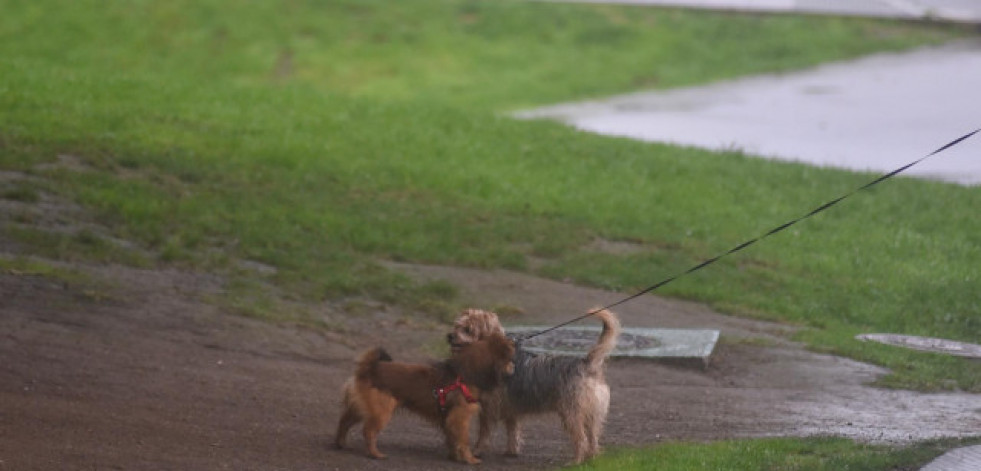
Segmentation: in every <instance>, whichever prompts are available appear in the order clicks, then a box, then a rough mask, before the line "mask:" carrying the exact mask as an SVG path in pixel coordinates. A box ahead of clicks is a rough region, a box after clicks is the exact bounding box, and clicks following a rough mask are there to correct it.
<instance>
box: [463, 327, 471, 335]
mask: <svg viewBox="0 0 981 471" xmlns="http://www.w3.org/2000/svg"><path fill="white" fill-rule="evenodd" d="M463 332H464V333H465V334H467V335H470V334H472V333H473V331H472V329H471V328H470V327H467V328H466V329H463Z"/></svg>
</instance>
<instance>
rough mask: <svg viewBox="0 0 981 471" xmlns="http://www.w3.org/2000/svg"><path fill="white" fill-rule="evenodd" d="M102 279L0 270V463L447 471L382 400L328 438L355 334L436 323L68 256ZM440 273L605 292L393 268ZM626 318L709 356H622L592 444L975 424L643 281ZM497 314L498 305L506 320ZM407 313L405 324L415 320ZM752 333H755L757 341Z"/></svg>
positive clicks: (896, 433) (906, 431)
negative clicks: (263, 305) (378, 422)
mask: <svg viewBox="0 0 981 471" xmlns="http://www.w3.org/2000/svg"><path fill="white" fill-rule="evenodd" d="M76 268H77V269H81V270H84V271H85V272H87V273H89V274H90V276H92V277H93V278H96V279H101V280H104V281H105V283H106V284H105V286H111V288H109V289H107V290H106V294H105V295H94V294H93V293H92V292H91V291H90V290H88V289H86V288H85V287H84V286H78V285H75V284H72V283H67V284H66V283H64V282H60V281H52V280H50V279H46V278H42V277H39V276H35V275H31V274H27V273H21V272H16V271H13V270H7V271H6V272H0V359H2V361H0V470H50V469H63V470H71V469H144V470H154V469H168V470H171V469H235V470H250V469H255V470H273V469H291V470H307V469H310V470H314V469H317V470H323V469H328V470H330V469H367V470H370V469H392V468H398V469H406V470H422V469H460V468H461V467H462V465H459V464H456V463H452V462H450V461H448V460H447V459H446V458H445V452H444V450H443V447H442V440H441V437H440V436H439V434H438V433H437V432H436V431H435V430H433V429H432V428H431V427H429V426H428V425H426V424H424V423H423V422H422V421H420V420H418V419H416V418H414V417H412V416H409V415H401V416H397V417H396V418H395V419H394V420H393V423H392V425H391V426H390V427H389V428H388V429H387V430H386V431H385V433H384V434H383V435H382V437H381V440H380V447H381V448H382V450H383V451H385V452H386V453H388V454H389V456H390V458H389V459H388V460H387V461H374V460H371V459H368V458H366V457H365V456H364V455H363V454H362V452H363V446H362V442H361V439H360V437H359V436H357V435H355V436H353V437H352V440H351V444H352V446H353V449H351V450H334V449H332V448H331V446H330V443H331V442H332V439H333V428H334V427H335V425H336V421H337V419H338V414H339V397H338V389H339V386H340V384H341V383H342V382H343V381H344V379H345V378H346V377H347V376H348V375H349V374H350V373H351V371H352V359H353V358H354V356H355V355H356V354H357V352H359V351H360V350H363V349H365V348H368V347H371V346H373V345H379V344H381V345H385V346H387V347H388V348H389V349H390V350H391V351H392V352H393V354H394V355H395V356H396V357H397V358H404V359H410V360H413V359H422V358H425V357H427V354H426V353H425V349H424V348H422V347H420V345H426V344H430V345H431V344H433V343H438V342H439V339H440V337H441V336H442V335H444V334H445V331H446V327H445V326H430V327H422V326H421V325H422V324H419V323H413V322H407V323H405V322H401V323H400V322H398V319H397V318H396V317H397V314H396V313H394V312H389V313H386V312H384V311H383V310H382V311H379V312H378V313H375V314H374V315H371V316H368V317H367V318H366V319H363V321H362V322H360V323H356V324H351V326H349V327H348V330H346V331H343V332H332V331H325V330H320V329H310V328H304V327H296V326H277V325H271V324H269V323H265V322H260V321H254V320H249V319H244V318H241V317H236V316H232V315H229V314H227V313H224V312H221V311H220V310H219V309H218V308H216V307H215V306H214V305H213V304H210V303H207V302H205V301H204V299H206V298H207V296H208V295H209V294H210V293H213V292H215V291H216V290H219V289H221V280H219V279H217V278H215V277H210V276H205V275H201V274H195V273H188V272H182V271H160V270H157V271H154V270H137V269H131V268H123V267H116V266H109V267H107V266H80V265H78V266H76ZM396 269H400V270H404V271H406V272H408V273H411V274H412V275H413V276H415V277H418V278H441V279H448V280H451V281H453V282H454V283H457V284H458V285H459V286H461V287H462V292H463V297H464V299H467V300H471V301H472V302H473V303H474V304H475V305H478V306H482V307H492V306H501V305H507V306H513V307H520V308H521V309H522V310H524V311H525V312H526V313H527V314H526V315H524V316H521V317H520V318H519V319H520V321H521V322H522V323H550V322H555V321H559V320H565V319H568V317H569V314H570V313H579V312H582V311H583V310H584V309H588V308H589V307H591V306H594V305H597V304H602V303H604V302H607V301H609V300H612V299H615V298H616V297H617V295H616V294H615V293H609V292H604V291H600V290H594V289H585V288H581V287H576V286H573V285H569V284H565V283H558V282H554V281H548V280H542V279H538V278H533V277H529V276H525V275H520V274H515V273H509V272H483V271H475V270H462V269H450V268H441V267H420V266H405V265H400V266H396ZM618 313H619V314H620V315H621V316H622V318H623V321H624V324H625V325H628V326H638V327H653V326H659V327H711V328H718V329H721V330H722V336H723V342H722V343H721V344H720V346H719V347H718V349H717V351H716V353H715V355H714V358H713V362H712V364H711V366H710V367H709V368H708V369H707V370H700V369H691V368H683V367H677V366H670V365H662V364H657V363H653V362H648V361H640V360H616V361H612V362H610V364H609V367H608V380H609V382H610V384H611V388H612V395H613V398H612V405H611V410H610V417H609V422H608V425H607V429H606V434H605V436H604V439H603V443H604V445H605V446H607V447H616V446H631V445H643V444H655V443H658V442H661V441H666V440H710V439H718V438H732V437H759V436H777V435H795V436H796V435H813V434H833V435H842V436H847V437H853V438H858V439H863V440H870V441H887V442H893V441H906V440H917V439H923V438H930V437H938V436H964V435H969V434H977V433H978V430H981V397H979V396H976V395H966V394H917V393H912V392H905V391H887V390H880V389H875V388H871V387H868V386H865V384H866V383H868V382H869V381H871V380H873V379H874V378H875V377H876V376H877V375H880V374H882V373H883V371H882V370H880V369H879V368H876V367H872V366H869V365H864V364H860V363H857V362H854V361H850V360H846V359H841V358H837V357H833V356H828V355H819V354H814V353H810V352H808V351H805V350H802V349H801V348H800V347H799V346H797V345H794V344H792V343H790V342H788V341H786V340H784V337H783V334H784V333H786V332H787V331H788V328H787V327H785V326H780V325H776V324H769V323H763V322H758V321H749V320H741V319H734V318H728V317H724V316H720V315H718V314H715V313H713V312H711V311H710V310H708V309H706V308H705V307H703V306H700V305H698V304H693V303H685V302H676V301H670V300H663V299H659V298H656V297H653V296H647V297H644V298H641V299H638V300H636V301H635V302H632V303H630V304H628V305H624V306H622V309H620V310H618ZM510 320H512V319H510V318H509V319H507V321H510ZM413 326H416V327H413ZM761 345H762V346H761ZM526 436H527V438H528V440H527V442H528V443H527V446H526V450H525V453H524V454H523V455H522V456H521V457H518V458H506V457H504V456H502V455H501V453H500V451H501V450H502V448H503V437H502V436H501V434H500V432H499V433H498V435H497V436H496V441H495V445H496V447H495V450H493V451H492V452H491V453H490V454H488V455H487V456H486V457H485V462H484V464H483V465H482V467H483V468H484V469H547V468H554V467H557V466H560V465H562V464H564V463H566V462H567V461H568V460H569V459H570V458H571V451H570V448H569V446H568V444H567V442H566V439H565V437H564V436H563V433H562V432H561V430H560V427H559V423H558V420H557V419H556V418H555V417H551V416H544V417H541V418H538V419H533V420H529V421H528V422H527V425H526Z"/></svg>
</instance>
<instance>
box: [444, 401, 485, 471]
mask: <svg viewBox="0 0 981 471" xmlns="http://www.w3.org/2000/svg"><path fill="white" fill-rule="evenodd" d="M479 408H480V406H478V405H477V404H461V405H458V406H456V407H453V408H452V409H450V411H449V413H448V414H447V415H446V422H445V429H446V446H447V448H449V450H450V459H453V460H456V461H462V462H464V463H467V464H479V463H480V460H479V459H477V457H475V456H474V455H473V452H471V451H470V418H471V417H473V416H474V415H475V414H476V413H477V410H478V409H479Z"/></svg>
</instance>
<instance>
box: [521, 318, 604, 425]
mask: <svg viewBox="0 0 981 471" xmlns="http://www.w3.org/2000/svg"><path fill="white" fill-rule="evenodd" d="M595 316H596V317H598V318H599V319H600V320H601V321H603V331H602V332H601V333H600V336H599V338H598V339H597V341H596V344H595V345H593V347H592V348H591V349H590V350H589V352H588V353H587V354H586V356H584V357H573V356H557V355H549V354H537V353H533V352H529V351H527V350H525V349H523V348H518V350H517V352H516V353H515V356H514V366H515V368H514V374H513V375H512V376H511V377H510V378H509V379H508V383H507V389H508V400H509V402H510V406H511V407H512V408H514V409H515V411H517V412H518V413H535V412H544V411H548V410H554V409H555V408H556V407H557V406H558V402H559V401H560V400H562V398H563V396H565V395H568V394H569V392H570V391H576V390H579V389H580V388H581V384H580V383H582V382H583V381H586V380H590V381H596V380H599V381H601V382H602V381H603V377H604V374H603V365H604V364H605V362H606V358H607V357H608V356H609V355H610V353H611V352H612V351H613V349H614V348H615V347H616V342H617V337H618V336H619V335H620V322H619V320H618V319H617V317H616V316H615V315H614V314H613V313H612V312H610V311H608V310H605V309H604V310H602V311H599V312H597V313H596V314H595Z"/></svg>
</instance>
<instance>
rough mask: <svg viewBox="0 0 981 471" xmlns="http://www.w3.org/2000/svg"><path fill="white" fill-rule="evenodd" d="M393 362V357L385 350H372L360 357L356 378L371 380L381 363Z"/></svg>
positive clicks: (355, 372)
mask: <svg viewBox="0 0 981 471" xmlns="http://www.w3.org/2000/svg"><path fill="white" fill-rule="evenodd" d="M383 361H392V356H391V355H389V354H388V352H386V351H385V350H384V349H383V348H372V349H371V350H368V351H366V352H364V353H362V354H361V356H359V357H358V361H357V367H356V368H355V370H354V376H355V377H357V378H358V379H360V380H371V377H372V375H373V373H374V371H375V367H377V366H378V363H379V362H383Z"/></svg>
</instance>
